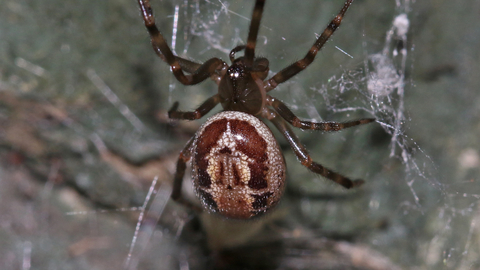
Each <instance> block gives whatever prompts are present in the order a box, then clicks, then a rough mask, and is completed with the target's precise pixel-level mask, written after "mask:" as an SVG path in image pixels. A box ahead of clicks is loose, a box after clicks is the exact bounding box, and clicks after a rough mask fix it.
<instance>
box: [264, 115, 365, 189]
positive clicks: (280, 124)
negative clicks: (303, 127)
mask: <svg viewBox="0 0 480 270" xmlns="http://www.w3.org/2000/svg"><path fill="white" fill-rule="evenodd" d="M262 116H263V117H266V118H267V119H269V120H270V121H271V122H272V123H273V124H274V125H275V127H276V128H277V129H278V130H279V131H280V132H281V133H282V134H283V136H284V137H285V138H286V139H287V141H288V143H289V144H290V147H292V149H293V152H295V155H296V156H297V158H298V159H299V160H300V162H301V163H302V165H303V166H305V167H307V168H308V169H309V170H310V171H312V172H314V173H317V174H320V175H321V176H323V177H325V178H327V179H330V180H332V181H333V182H335V183H337V184H339V185H341V186H343V187H345V188H352V187H357V186H360V185H362V184H363V183H364V181H363V180H360V179H358V180H351V179H349V178H347V177H345V176H343V175H341V174H338V173H336V172H334V171H332V170H330V169H327V168H325V167H323V166H322V165H320V164H318V163H316V162H315V161H313V160H312V158H311V157H310V154H309V153H308V151H307V149H306V148H305V146H304V145H303V144H302V143H301V142H300V140H299V139H298V137H297V135H295V133H294V132H293V131H292V129H291V128H290V126H288V124H287V123H286V122H285V120H283V119H282V118H281V117H280V115H279V114H278V113H276V112H275V111H272V110H268V113H263V115H262Z"/></svg>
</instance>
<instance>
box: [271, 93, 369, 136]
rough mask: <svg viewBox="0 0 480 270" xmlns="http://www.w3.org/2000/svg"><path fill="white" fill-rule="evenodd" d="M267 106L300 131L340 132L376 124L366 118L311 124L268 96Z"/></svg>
mask: <svg viewBox="0 0 480 270" xmlns="http://www.w3.org/2000/svg"><path fill="white" fill-rule="evenodd" d="M267 104H268V105H270V106H272V107H273V109H275V111H276V112H277V113H278V114H280V116H281V117H282V118H283V119H285V120H286V121H287V122H288V123H290V124H291V125H292V126H294V127H297V128H300V129H314V130H321V131H339V130H342V129H344V128H349V127H353V126H357V125H363V124H368V123H370V122H374V121H375V118H364V119H358V120H353V121H348V122H344V123H339V122H320V123H315V122H310V121H302V120H300V119H299V118H298V117H297V116H296V115H295V114H293V112H292V111H291V110H290V109H289V108H288V107H287V105H285V104H284V103H283V102H281V101H280V100H278V99H276V98H274V97H271V96H269V95H267Z"/></svg>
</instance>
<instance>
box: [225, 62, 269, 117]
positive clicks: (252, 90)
mask: <svg viewBox="0 0 480 270" xmlns="http://www.w3.org/2000/svg"><path fill="white" fill-rule="evenodd" d="M268 70H269V69H268V60H267V59H265V58H258V59H256V60H255V61H254V64H253V67H247V66H246V65H245V62H244V61H243V57H240V58H237V59H235V61H233V63H232V65H231V66H230V67H229V68H228V69H227V72H226V73H225V75H224V76H223V77H222V79H221V81H220V85H219V88H218V93H219V94H220V99H221V103H222V106H223V108H224V109H225V110H228V111H241V112H246V113H249V114H253V115H256V114H258V113H260V112H261V110H262V109H263V107H264V106H265V98H266V92H265V89H264V88H263V80H264V79H265V78H266V76H267V74H268Z"/></svg>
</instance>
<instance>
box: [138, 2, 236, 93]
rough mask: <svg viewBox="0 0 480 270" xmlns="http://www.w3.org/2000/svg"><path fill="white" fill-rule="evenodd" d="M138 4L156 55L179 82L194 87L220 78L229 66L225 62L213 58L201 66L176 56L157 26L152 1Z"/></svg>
mask: <svg viewBox="0 0 480 270" xmlns="http://www.w3.org/2000/svg"><path fill="white" fill-rule="evenodd" d="M138 4H139V5H140V10H141V13H142V16H143V20H144V22H145V27H146V28H147V30H148V33H149V34H150V38H151V40H152V46H153V49H154V51H155V53H156V54H157V55H158V56H159V57H160V58H162V60H163V61H165V62H167V63H168V64H169V65H170V68H171V70H172V72H173V74H174V75H175V78H177V80H178V81H179V82H181V83H182V84H184V85H193V84H197V83H200V82H202V81H204V80H205V79H206V78H208V77H211V76H213V79H214V81H216V79H217V77H218V76H219V75H216V74H218V73H220V72H222V70H225V69H226V66H227V65H226V63H225V62H223V61H222V60H220V59H219V58H212V59H210V60H208V61H207V62H205V63H204V64H202V65H200V66H199V64H197V63H195V62H192V61H189V60H186V59H183V58H181V57H178V56H175V55H174V54H173V52H172V50H171V49H170V47H168V44H167V42H166V40H165V38H164V37H163V35H162V34H161V33H160V31H159V30H158V28H157V26H156V25H155V18H154V16H153V10H152V8H151V6H150V1H149V0H138ZM182 68H185V70H186V71H189V72H190V73H192V74H191V75H185V74H184V73H183V70H182ZM194 68H195V69H194Z"/></svg>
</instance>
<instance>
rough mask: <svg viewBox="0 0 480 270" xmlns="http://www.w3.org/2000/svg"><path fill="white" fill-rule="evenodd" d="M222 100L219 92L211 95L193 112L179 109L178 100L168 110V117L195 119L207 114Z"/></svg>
mask: <svg viewBox="0 0 480 270" xmlns="http://www.w3.org/2000/svg"><path fill="white" fill-rule="evenodd" d="M219 102H220V96H219V95H218V94H216V95H214V96H211V97H210V98H208V99H207V100H205V102H203V103H202V105H200V106H199V107H198V108H197V109H196V110H195V111H193V112H181V111H177V108H178V102H175V103H174V104H173V106H172V108H171V109H170V110H169V111H168V118H171V119H182V120H195V119H200V118H202V117H203V116H204V115H205V114H207V113H208V112H209V111H211V110H212V109H213V108H214V107H215V106H216V105H217V104H218V103H219Z"/></svg>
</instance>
